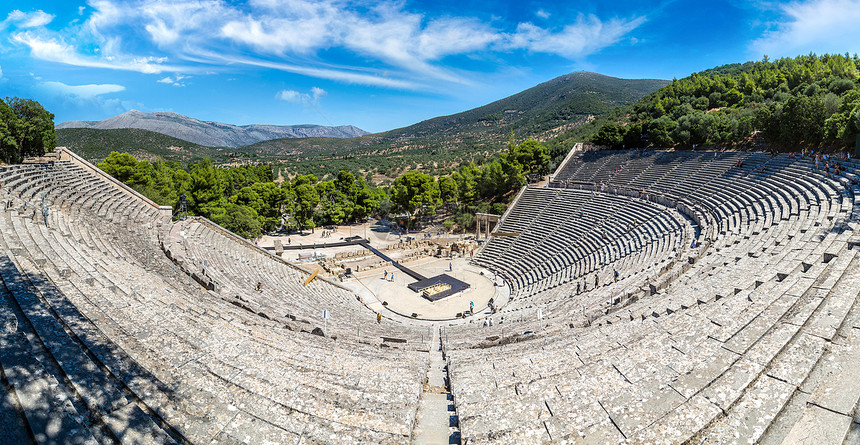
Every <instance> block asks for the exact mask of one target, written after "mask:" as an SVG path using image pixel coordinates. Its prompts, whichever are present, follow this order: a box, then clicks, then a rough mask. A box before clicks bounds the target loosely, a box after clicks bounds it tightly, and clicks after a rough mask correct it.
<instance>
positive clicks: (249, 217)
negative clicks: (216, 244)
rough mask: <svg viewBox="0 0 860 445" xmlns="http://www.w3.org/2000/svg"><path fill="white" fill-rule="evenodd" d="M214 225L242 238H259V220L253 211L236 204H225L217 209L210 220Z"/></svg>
mask: <svg viewBox="0 0 860 445" xmlns="http://www.w3.org/2000/svg"><path fill="white" fill-rule="evenodd" d="M210 219H211V220H212V221H213V222H214V223H216V224H218V225H220V226H222V227H224V228H225V229H227V230H229V231H231V232H233V233H235V234H236V235H239V236H241V237H243V238H248V239H256V238H259V237H260V227H261V225H260V220H259V217H258V215H257V212H255V211H254V209H251V208H249V207H245V206H242V205H238V204H233V203H227V204H226V206H225V207H223V208H219V209H217V210H216V211H215V212H214V213H213V215H212V217H211V218H210Z"/></svg>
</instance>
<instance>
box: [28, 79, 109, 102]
mask: <svg viewBox="0 0 860 445" xmlns="http://www.w3.org/2000/svg"><path fill="white" fill-rule="evenodd" d="M40 86H41V87H42V89H44V90H45V91H47V92H51V93H54V94H57V95H63V96H73V97H77V98H81V99H93V98H95V97H96V96H101V95H102V94H109V93H118V92H120V91H125V87H124V86H122V85H116V84H112V83H104V84H89V85H67V84H65V83H63V82H57V81H46V82H42V83H41V84H40Z"/></svg>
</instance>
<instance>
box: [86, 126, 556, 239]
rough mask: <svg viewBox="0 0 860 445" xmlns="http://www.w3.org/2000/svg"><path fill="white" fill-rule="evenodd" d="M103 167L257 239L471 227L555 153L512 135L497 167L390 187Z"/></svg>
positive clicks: (234, 171) (247, 170) (470, 167)
mask: <svg viewBox="0 0 860 445" xmlns="http://www.w3.org/2000/svg"><path fill="white" fill-rule="evenodd" d="M98 167H99V168H100V169H102V170H103V171H105V172H106V173H108V174H110V175H112V176H114V177H116V178H117V179H119V180H120V181H123V182H124V183H125V184H127V185H129V186H131V187H132V188H134V189H136V190H138V191H139V192H141V193H143V194H144V195H145V196H147V197H148V198H150V199H152V200H153V201H155V202H157V203H159V204H162V205H170V206H174V208H175V209H176V206H177V205H178V203H179V200H180V196H183V195H184V196H185V198H186V203H187V210H188V211H189V212H190V213H191V214H197V215H202V216H205V217H207V218H209V219H211V220H212V221H214V222H216V223H218V224H220V225H222V226H224V227H226V228H227V229H229V230H232V231H233V232H235V233H237V234H239V235H241V236H244V237H246V238H252V239H253V238H257V237H259V236H260V233H261V230H267V231H271V230H277V229H280V228H286V229H288V230H303V229H313V228H315V227H319V226H326V225H330V224H343V223H349V222H355V221H361V220H363V219H365V218H366V217H368V216H371V215H375V216H380V217H384V216H388V215H389V214H394V215H400V216H404V217H405V218H406V220H407V222H408V221H411V220H414V218H416V217H421V216H434V215H436V214H437V211H442V212H443V213H444V214H446V215H448V219H447V220H446V221H444V224H443V225H444V226H445V227H446V228H448V229H452V228H455V227H459V228H461V229H463V228H469V227H471V226H473V225H474V214H475V212H494V213H501V212H504V210H505V208H506V202H508V201H509V200H510V199H512V198H513V194H514V192H515V191H517V190H519V189H520V188H521V187H522V186H523V185H524V184H525V183H526V181H527V179H528V178H529V177H541V176H543V175H545V174H547V173H549V154H548V151H547V149H546V147H544V146H543V145H541V144H539V143H537V142H535V141H533V140H527V141H524V142H523V143H521V144H516V143H515V142H514V140H513V134H511V139H510V141H509V146H508V150H507V151H505V152H504V153H501V154H500V155H499V156H498V157H497V159H495V160H493V161H492V162H488V163H486V164H484V165H482V166H480V167H479V166H476V165H475V164H467V165H465V166H463V167H461V168H459V169H458V170H457V171H455V172H453V173H452V174H451V175H446V176H440V177H438V178H437V177H433V176H430V175H428V174H425V173H421V172H418V171H415V170H410V171H408V172H406V173H404V174H403V175H401V176H399V177H397V178H396V179H395V180H394V182H393V183H392V184H391V186H389V187H378V186H375V185H372V184H368V182H367V181H365V179H364V178H362V177H361V176H356V175H354V174H353V173H350V172H349V171H346V170H340V171H338V173H337V174H336V175H334V177H333V178H331V179H329V180H320V179H319V178H318V177H316V176H315V175H313V174H303V175H296V176H294V177H293V178H292V180H285V181H282V182H281V183H277V182H275V181H273V179H274V178H273V171H272V168H271V166H267V165H260V166H247V167H228V168H224V167H217V166H216V165H214V164H213V163H212V162H211V161H210V160H209V159H204V160H202V161H195V162H191V163H189V164H188V165H187V166H186V167H183V166H182V165H181V164H179V163H177V162H175V161H164V160H161V159H156V160H155V161H152V162H150V161H147V160H138V159H136V158H135V157H134V156H132V155H130V154H128V153H122V154H121V153H117V152H113V153H111V154H110V155H109V156H108V157H107V159H105V160H104V161H103V162H101V163H99V164H98Z"/></svg>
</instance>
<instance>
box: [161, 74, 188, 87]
mask: <svg viewBox="0 0 860 445" xmlns="http://www.w3.org/2000/svg"><path fill="white" fill-rule="evenodd" d="M190 77H191V76H183V75H181V74H177V75H175V76H173V77H170V76H167V77H164V78H162V79H158V80H156V82H158V83H163V84H167V85H173V86H175V87H184V86H186V85H187V84H186V83H185V82H183V81H184V80H185V79H188V78H190Z"/></svg>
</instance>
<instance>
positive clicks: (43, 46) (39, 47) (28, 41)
mask: <svg viewBox="0 0 860 445" xmlns="http://www.w3.org/2000/svg"><path fill="white" fill-rule="evenodd" d="M12 41H13V42H16V43H20V44H23V45H26V46H27V47H29V48H30V53H31V54H32V55H33V57H36V58H38V59H42V60H48V61H51V62H58V63H63V64H67V65H74V66H81V67H88V68H106V69H117V70H124V71H137V72H141V73H150V74H153V73H155V74H157V73H161V72H164V71H184V70H185V69H187V68H184V67H178V66H173V65H166V64H164V62H165V61H167V58H166V57H154V56H145V57H137V56H126V55H120V56H107V57H99V56H95V55H93V56H90V55H83V54H80V53H79V52H78V50H77V48H76V47H75V46H73V45H70V44H68V43H65V42H63V41H61V40H59V39H56V38H47V39H46V38H44V37H41V36H39V35H36V34H34V33H31V32H29V31H24V32H19V33H15V34H12Z"/></svg>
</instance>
